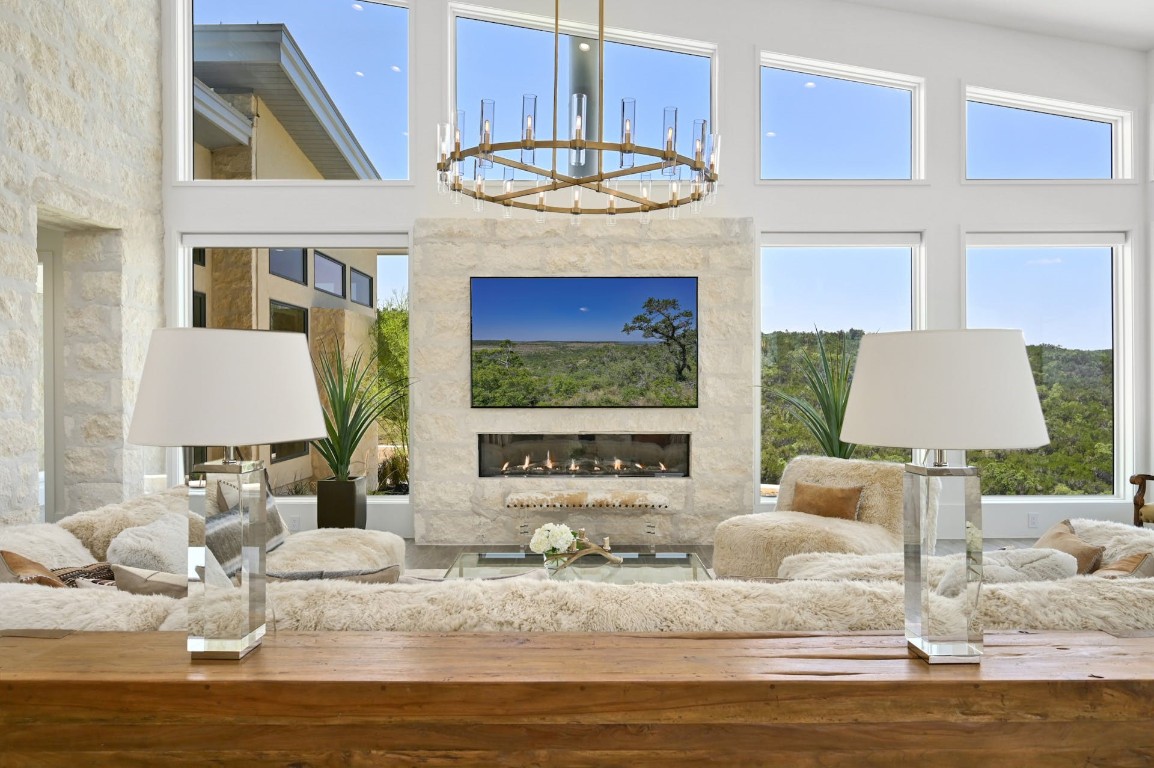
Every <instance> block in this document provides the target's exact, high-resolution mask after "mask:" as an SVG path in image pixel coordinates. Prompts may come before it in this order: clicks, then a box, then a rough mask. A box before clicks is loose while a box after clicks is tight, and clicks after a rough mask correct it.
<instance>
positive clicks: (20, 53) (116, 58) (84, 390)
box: [0, 0, 163, 523]
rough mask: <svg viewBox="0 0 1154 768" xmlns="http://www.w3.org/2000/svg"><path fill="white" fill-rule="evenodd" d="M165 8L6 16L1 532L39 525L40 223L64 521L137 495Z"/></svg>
mask: <svg viewBox="0 0 1154 768" xmlns="http://www.w3.org/2000/svg"><path fill="white" fill-rule="evenodd" d="M159 21H160V3H159V0H99V2H95V1H93V2H87V1H85V2H75V1H73V2H45V1H44V0H5V2H3V3H0V523H5V522H23V521H30V520H34V519H36V518H37V517H38V504H37V469H38V467H37V464H38V455H39V450H40V440H41V439H42V438H41V435H40V431H39V429H38V426H37V425H38V421H39V418H40V415H41V412H42V408H43V404H42V400H41V396H40V391H39V387H38V385H37V372H38V370H40V367H41V365H42V356H41V333H42V318H41V315H40V313H39V311H38V310H37V304H36V262H37V255H36V229H37V225H41V226H47V227H53V228H58V229H63V230H65V231H66V236H65V237H64V247H63V252H62V253H60V254H56V255H55V258H56V259H57V263H56V264H55V265H54V267H55V269H56V270H57V271H56V277H57V281H56V286H57V290H58V294H57V304H58V312H57V315H56V316H57V319H58V322H57V337H58V343H59V345H60V346H61V353H62V354H61V358H60V362H61V365H60V366H58V370H57V375H58V376H59V377H61V379H62V381H61V392H62V398H61V399H59V400H57V402H56V408H57V413H58V414H59V415H60V417H61V419H62V424H63V429H64V432H63V440H62V441H61V443H62V444H61V445H59V446H58V455H57V465H56V469H57V471H58V473H59V474H60V477H61V479H62V481H63V482H62V485H60V486H58V487H59V488H60V489H61V490H62V496H63V498H59V499H58V500H57V502H58V507H62V508H63V509H58V512H59V511H65V510H67V511H76V510H79V509H86V508H90V507H93V506H97V505H99V504H103V503H106V502H110V501H116V500H121V499H123V498H126V497H128V496H131V495H135V494H138V493H140V492H141V489H142V480H143V475H144V474H145V472H157V471H163V465H162V463H161V461H162V454H161V453H160V452H159V451H158V450H157V449H142V448H139V447H137V446H130V445H128V444H127V443H126V442H125V439H124V438H125V435H126V433H127V428H128V417H129V414H130V413H131V405H132V403H133V401H134V399H135V393H136V385H137V378H138V376H139V373H140V369H141V367H142V366H143V360H144V353H145V351H146V349H147V345H148V338H149V334H150V333H151V330H152V329H153V328H154V327H156V326H158V325H160V324H161V322H162V320H163V314H162V295H161V293H162V291H161V288H162V275H163V262H162V247H161V237H162V227H161V219H160V197H161V133H160V128H161V125H160V119H161V87H160V78H159V77H158V75H157V73H158V71H159V59H160V37H159V34H160V33H159V26H160V25H159Z"/></svg>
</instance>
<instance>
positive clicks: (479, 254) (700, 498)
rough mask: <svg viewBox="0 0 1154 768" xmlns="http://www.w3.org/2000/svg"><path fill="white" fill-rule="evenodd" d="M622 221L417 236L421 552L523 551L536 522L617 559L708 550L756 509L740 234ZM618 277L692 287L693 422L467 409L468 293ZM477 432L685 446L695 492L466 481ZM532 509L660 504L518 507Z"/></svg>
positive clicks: (739, 230)
mask: <svg viewBox="0 0 1154 768" xmlns="http://www.w3.org/2000/svg"><path fill="white" fill-rule="evenodd" d="M621 219H622V220H621V221H618V222H616V224H615V226H612V227H610V226H607V225H606V223H605V222H604V221H603V220H601V218H600V217H592V216H591V217H588V220H585V219H583V220H582V221H581V222H580V225H579V226H577V227H573V226H571V224H570V221H569V219H568V218H566V217H553V218H550V219H548V220H547V221H546V222H544V223H537V222H534V221H531V220H520V219H515V220H511V221H510V220H503V219H421V220H418V221H417V222H416V225H415V227H414V230H413V247H412V254H411V256H412V258H410V260H409V264H410V279H409V299H410V306H411V307H412V314H411V318H410V353H409V354H410V375H411V377H412V380H413V384H412V411H411V422H410V424H411V436H410V446H411V451H412V456H411V467H410V489H411V500H412V504H413V507H414V525H415V533H416V539H417V541H418V542H419V543H422V544H466V545H485V544H522V543H527V537H526V535H525V533H524V531H525V530H526V529H527V530H530V531H531V530H532V529H533V528H536V527H537V526H538V525H540V524H542V523H545V522H565V523H567V524H568V525H569V526H570V527H573V528H578V527H580V528H585V529H586V530H587V531H589V533H590V534H591V535H592V536H594V537H596V538H600V537H603V536H610V537H612V539H613V541H614V542H619V543H622V544H650V543H659V544H700V543H710V542H712V539H713V530H714V528H715V527H716V525H717V523H719V522H720V521H721V520H724V519H725V518H727V517H731V516H733V515H736V514H741V513H744V512H749V511H752V510H753V509H754V508H755V506H756V504H757V496H756V492H755V490H756V482H757V440H756V413H757V411H756V409H757V404H758V402H759V397H758V394H759V391H760V390H758V388H757V386H756V384H757V376H756V374H757V366H756V359H757V350H758V340H757V339H758V318H757V313H756V285H757V280H756V278H757V270H756V259H757V245H756V238H755V233H754V230H753V222H752V220H751V219H722V218H703V217H691V216H689V215H688V214H686V215H685V216H684V217H683V218H681V219H679V220H673V221H670V220H668V219H665V218H664V217H662V218H658V217H654V218H653V221H652V222H651V223H650V224H649V225H647V226H643V225H642V224H641V223H640V222H639V221H638V220H637V219H636V218H633V219H628V218H626V217H621ZM631 275H643V276H650V275H678V276H696V277H697V278H698V337H699V340H698V363H699V365H700V372H699V377H698V387H699V390H698V397H699V400H698V403H699V404H698V407H697V408H509V409H494V408H471V407H470V392H469V380H470V379H469V371H470V339H469V327H470V315H469V278H471V277H484V276H508V277H515V276H557V277H560V276H573V277H598V276H631ZM490 432H526V433H554V432H555V433H582V432H605V433H657V432H683V433H688V434H690V435H691V436H692V444H693V454H692V462H693V472H692V477H685V478H672V477H660V478H641V477H630V478H617V479H597V480H582V479H580V478H570V477H542V478H524V477H521V478H504V477H484V478H479V477H477V462H478V457H477V451H478V444H477V438H478V435H479V434H482V433H490ZM534 493H544V494H550V495H551V496H550V497H551V498H556V499H566V498H581V496H580V494H583V493H587V494H596V495H597V497H596V498H609V499H618V500H625V501H626V502H628V501H629V500H630V499H637V498H649V499H659V500H660V501H662V502H664V503H647V504H630V503H623V504H616V505H615V504H613V503H611V502H610V503H593V502H586V503H583V504H581V505H575V504H574V505H553V506H550V505H547V504H540V505H532V504H524V503H519V502H520V501H523V500H524V498H525V496H524V494H534ZM607 493H609V494H611V495H610V496H608V497H604V496H603V494H607ZM519 494H520V495H519ZM573 494H577V495H576V496H574V495H573Z"/></svg>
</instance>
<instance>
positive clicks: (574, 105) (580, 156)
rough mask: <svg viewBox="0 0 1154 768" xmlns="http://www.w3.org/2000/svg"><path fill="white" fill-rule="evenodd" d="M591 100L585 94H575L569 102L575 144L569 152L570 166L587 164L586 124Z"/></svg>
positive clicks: (571, 129)
mask: <svg viewBox="0 0 1154 768" xmlns="http://www.w3.org/2000/svg"><path fill="white" fill-rule="evenodd" d="M588 105H589V99H588V98H587V97H586V96H585V94H583V93H575V94H573V98H571V99H570V100H569V129H570V138H571V139H572V141H573V144H572V146H571V148H570V150H569V165H584V164H585V135H586V133H587V129H588V126H587V125H586V123H585V120H586V110H587V109H588Z"/></svg>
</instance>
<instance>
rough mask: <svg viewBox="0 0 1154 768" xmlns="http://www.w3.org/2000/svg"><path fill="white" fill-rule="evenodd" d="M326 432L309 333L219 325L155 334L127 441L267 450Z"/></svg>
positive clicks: (154, 332) (168, 329) (172, 329)
mask: <svg viewBox="0 0 1154 768" xmlns="http://www.w3.org/2000/svg"><path fill="white" fill-rule="evenodd" d="M324 434H325V422H324V416H323V415H322V414H321V403H320V398H319V396H318V395H317V385H316V378H315V376H314V374H313V364H312V358H311V357H310V355H309V349H308V342H307V340H306V338H305V336H304V334H300V333H287V332H286V333H282V332H276V331H239V330H225V329H215V328H211V329H210V328H159V329H157V330H155V331H153V332H152V339H151V340H150V341H149V344H148V356H147V357H146V358H145V361H144V371H143V373H142V374H141V376H140V389H139V390H138V392H137V395H136V408H135V409H134V411H133V413H132V425H131V426H130V427H129V429H128V441H129V442H130V443H136V444H137V445H161V446H181V445H221V446H238V445H263V444H265V443H282V442H289V441H292V440H307V439H311V438H318V437H323V436H324Z"/></svg>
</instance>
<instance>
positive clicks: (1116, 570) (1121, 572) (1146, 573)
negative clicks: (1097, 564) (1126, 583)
mask: <svg viewBox="0 0 1154 768" xmlns="http://www.w3.org/2000/svg"><path fill="white" fill-rule="evenodd" d="M1094 575H1095V576H1101V577H1102V578H1104V579H1125V578H1130V579H1149V578H1154V554H1150V553H1149V552H1147V553H1145V554H1138V555H1130V556H1129V557H1123V558H1120V559H1118V560H1115V561H1114V562H1112V563H1106V564H1105V565H1103V566H1102V567H1101V568H1099V569H1098V570H1096V571H1094Z"/></svg>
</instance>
